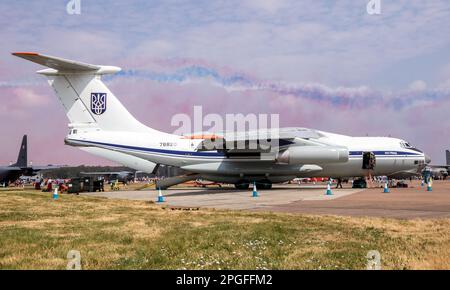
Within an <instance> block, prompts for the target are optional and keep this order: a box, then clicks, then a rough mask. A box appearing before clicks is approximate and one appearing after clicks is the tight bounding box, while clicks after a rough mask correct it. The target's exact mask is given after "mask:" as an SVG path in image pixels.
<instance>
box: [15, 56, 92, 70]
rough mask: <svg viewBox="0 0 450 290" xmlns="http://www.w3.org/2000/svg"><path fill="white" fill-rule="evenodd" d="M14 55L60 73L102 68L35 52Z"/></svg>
mask: <svg viewBox="0 0 450 290" xmlns="http://www.w3.org/2000/svg"><path fill="white" fill-rule="evenodd" d="M13 55H15V56H18V57H21V58H24V59H26V60H29V61H32V62H35V63H37V64H40V65H43V66H46V67H49V68H53V69H56V70H58V71H96V70H99V69H100V66H97V65H92V64H87V63H82V62H78V61H73V60H68V59H64V58H59V57H55V56H49V55H44V54H39V53H34V52H15V53H13Z"/></svg>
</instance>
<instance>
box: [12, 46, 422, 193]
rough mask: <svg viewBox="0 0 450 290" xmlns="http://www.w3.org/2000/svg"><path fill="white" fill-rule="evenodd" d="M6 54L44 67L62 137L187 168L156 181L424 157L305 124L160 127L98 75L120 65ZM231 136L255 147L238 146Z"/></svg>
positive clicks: (237, 179)
mask: <svg viewBox="0 0 450 290" xmlns="http://www.w3.org/2000/svg"><path fill="white" fill-rule="evenodd" d="M13 55H15V56H18V57H21V58H24V59H26V60H29V61H32V62H35V63H38V64H41V65H43V66H46V67H47V68H46V69H43V70H40V71H38V73H39V74H42V75H45V76H46V77H47V78H48V79H49V84H50V85H51V86H52V87H53V89H54V90H55V92H56V95H57V96H58V98H59V99H60V101H61V103H62V105H63V107H64V109H65V112H66V114H67V117H68V118H69V121H70V123H69V133H68V135H67V136H66V138H65V143H66V144H68V145H71V146H77V147H78V148H80V149H81V150H84V151H86V152H89V153H92V154H94V155H98V156H101V157H103V158H106V159H109V160H112V161H115V162H117V163H120V164H123V165H125V166H129V167H131V168H134V169H137V170H141V171H145V172H153V171H155V169H156V168H157V166H158V165H159V164H164V165H170V166H177V167H180V168H181V169H183V170H185V171H186V172H188V173H189V174H186V175H184V176H180V177H177V178H172V179H170V178H169V179H168V181H167V182H166V183H162V184H161V185H160V186H162V187H168V186H171V185H174V184H177V183H180V182H184V181H187V180H189V179H197V178H202V179H206V180H211V181H216V182H224V183H231V184H234V185H235V186H236V188H239V189H245V188H248V186H249V184H251V183H253V182H255V183H259V184H261V186H260V187H262V188H270V187H271V186H272V183H280V182H285V181H289V180H292V179H294V178H296V177H333V178H340V177H364V176H367V175H368V174H369V173H370V174H371V175H372V176H390V175H398V174H406V175H408V174H410V175H413V174H417V173H420V172H421V170H422V169H423V168H424V166H425V164H426V163H429V162H430V160H429V158H428V157H427V156H426V155H425V154H424V153H423V152H422V151H420V150H419V149H417V148H414V147H413V146H411V145H410V144H409V143H408V142H406V141H404V140H401V139H396V138H387V137H350V136H344V135H338V134H332V133H327V132H323V131H319V130H313V129H306V128H280V129H277V135H276V137H273V135H270V134H269V136H270V138H267V139H266V140H262V139H261V138H260V137H258V136H260V135H259V134H255V132H253V133H252V132H247V133H245V134H236V135H235V136H236V137H235V138H232V139H231V140H230V139H227V138H226V136H225V135H220V134H214V135H203V134H200V135H191V136H179V135H173V134H168V133H164V132H160V131H157V130H155V129H152V128H150V127H147V126H145V125H144V124H142V123H141V122H139V121H138V120H136V119H135V118H134V117H133V116H132V115H131V114H130V113H129V112H128V111H127V109H125V107H124V106H123V105H122V104H121V103H120V101H119V100H118V99H117V98H116V97H115V96H114V94H113V93H112V92H111V91H110V90H109V89H108V88H107V87H106V85H105V84H104V83H103V82H102V80H101V77H102V76H103V75H106V74H113V73H116V72H118V71H120V68H118V67H114V66H103V65H92V64H86V63H82V62H77V61H71V60H66V59H62V58H58V57H52V56H47V55H42V54H38V53H29V52H19V53H13ZM266 136H267V135H266ZM275 139H276V141H277V142H273V141H274V140H275ZM238 141H244V144H247V145H248V144H250V143H252V144H256V148H255V146H253V147H251V148H250V146H247V147H246V145H245V146H244V147H243V148H242V146H241V147H238V148H237V147H236V146H234V144H236V143H237V142H238ZM263 141H267V142H265V143H264V142H263ZM262 144H263V145H264V146H260V145H262ZM267 144H269V145H267ZM274 144H275V145H274ZM219 145H220V146H219ZM267 156H273V158H267Z"/></svg>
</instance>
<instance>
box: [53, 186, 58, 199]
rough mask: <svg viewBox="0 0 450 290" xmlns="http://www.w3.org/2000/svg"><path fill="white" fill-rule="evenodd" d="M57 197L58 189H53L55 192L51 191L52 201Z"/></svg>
mask: <svg viewBox="0 0 450 290" xmlns="http://www.w3.org/2000/svg"><path fill="white" fill-rule="evenodd" d="M58 197H59V194H58V188H55V190H54V191H53V200H57V199H58Z"/></svg>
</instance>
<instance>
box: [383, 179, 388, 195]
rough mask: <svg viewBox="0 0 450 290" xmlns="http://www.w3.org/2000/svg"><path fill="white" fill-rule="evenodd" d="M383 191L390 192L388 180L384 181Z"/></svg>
mask: <svg viewBox="0 0 450 290" xmlns="http://www.w3.org/2000/svg"><path fill="white" fill-rule="evenodd" d="M383 192H384V193H389V187H388V183H387V181H386V182H385V183H384V190H383Z"/></svg>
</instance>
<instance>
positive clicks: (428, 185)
mask: <svg viewBox="0 0 450 290" xmlns="http://www.w3.org/2000/svg"><path fill="white" fill-rule="evenodd" d="M427 191H433V179H432V178H431V177H430V179H428V183H427Z"/></svg>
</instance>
